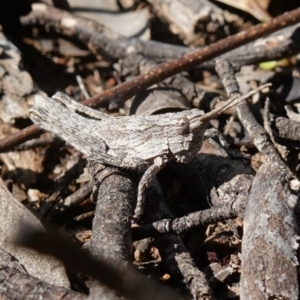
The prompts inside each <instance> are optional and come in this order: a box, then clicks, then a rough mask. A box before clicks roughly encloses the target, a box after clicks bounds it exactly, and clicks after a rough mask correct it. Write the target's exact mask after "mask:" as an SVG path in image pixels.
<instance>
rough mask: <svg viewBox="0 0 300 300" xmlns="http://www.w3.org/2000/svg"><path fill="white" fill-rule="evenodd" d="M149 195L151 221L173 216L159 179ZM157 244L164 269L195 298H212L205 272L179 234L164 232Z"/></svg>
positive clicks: (205, 299)
mask: <svg viewBox="0 0 300 300" xmlns="http://www.w3.org/2000/svg"><path fill="white" fill-rule="evenodd" d="M147 197H148V198H149V201H147V204H146V215H147V216H148V219H150V221H155V220H157V219H161V218H163V217H169V216H171V212H170V210H169V208H168V207H167V205H166V203H165V199H164V196H163V192H162V191H161V188H160V185H159V183H158V181H157V180H154V181H153V182H152V184H151V186H150V188H149V189H148V191H147ZM150 198H151V200H150ZM155 245H156V247H157V248H158V250H159V253H160V255H161V257H162V265H163V266H164V269H165V270H166V272H167V273H169V274H170V275H171V277H172V278H173V280H174V281H175V282H183V283H184V285H185V288H187V289H188V291H189V293H190V294H191V296H192V298H193V299H194V300H200V299H202V300H209V299H212V295H211V290H210V287H209V285H208V282H207V280H206V278H205V275H204V273H203V272H202V271H201V270H199V268H198V267H197V266H196V264H195V262H194V260H193V258H192V256H191V254H190V253H189V251H188V250H187V249H186V247H185V246H184V244H183V241H182V239H181V238H180V237H179V236H176V235H175V234H164V235H162V236H159V237H157V238H156V239H155Z"/></svg>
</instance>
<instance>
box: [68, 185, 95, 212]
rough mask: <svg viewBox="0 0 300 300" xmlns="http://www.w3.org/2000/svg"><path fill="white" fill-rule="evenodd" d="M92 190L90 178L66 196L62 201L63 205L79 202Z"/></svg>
mask: <svg viewBox="0 0 300 300" xmlns="http://www.w3.org/2000/svg"><path fill="white" fill-rule="evenodd" d="M92 190H93V182H92V180H90V181H89V182H88V183H86V184H85V185H84V186H83V187H82V188H80V189H78V190H77V191H75V192H74V193H73V194H71V195H70V196H68V197H66V198H65V200H64V202H63V207H64V208H66V207H69V206H73V205H77V204H79V203H81V202H82V201H83V200H85V199H86V198H87V197H88V196H89V195H90V194H91V192H92Z"/></svg>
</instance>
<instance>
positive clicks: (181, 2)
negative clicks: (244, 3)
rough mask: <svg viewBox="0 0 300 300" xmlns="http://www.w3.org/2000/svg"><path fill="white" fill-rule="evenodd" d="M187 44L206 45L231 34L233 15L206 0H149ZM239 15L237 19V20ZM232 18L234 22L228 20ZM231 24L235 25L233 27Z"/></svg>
mask: <svg viewBox="0 0 300 300" xmlns="http://www.w3.org/2000/svg"><path fill="white" fill-rule="evenodd" d="M148 2H149V3H151V4H152V6H153V8H154V11H155V12H156V14H157V15H158V16H159V17H161V18H162V19H164V20H167V22H168V23H169V26H170V30H171V31H172V32H173V33H174V34H177V35H179V37H180V38H181V39H182V41H183V43H184V44H185V45H190V46H191V45H192V46H195V47H199V46H205V45H207V44H210V43H212V42H214V41H216V40H218V39H220V38H223V37H225V36H227V35H228V34H230V33H229V32H228V31H230V29H232V28H230V25H232V24H230V23H233V20H234V16H233V15H232V14H230V13H229V12H228V11H225V10H222V9H221V8H219V7H218V6H216V5H215V4H213V3H211V2H209V1H206V0H172V1H170V0H148ZM237 18H238V17H236V18H235V19H237ZM229 19H231V22H228V21H227V20H229ZM231 27H232V26H231Z"/></svg>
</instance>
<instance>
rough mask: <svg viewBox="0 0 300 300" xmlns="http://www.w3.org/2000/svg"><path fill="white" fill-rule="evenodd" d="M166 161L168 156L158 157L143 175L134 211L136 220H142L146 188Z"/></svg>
mask: <svg viewBox="0 0 300 300" xmlns="http://www.w3.org/2000/svg"><path fill="white" fill-rule="evenodd" d="M166 163H167V157H165V156H163V157H156V158H155V159H154V161H153V165H151V166H150V167H149V168H148V169H147V170H146V172H145V173H144V175H143V176H142V178H141V180H140V183H139V187H138V197H137V203H136V208H135V211H134V219H135V220H141V218H142V216H143V213H144V207H145V192H146V189H147V188H148V187H149V186H150V184H151V182H152V180H153V179H154V177H155V175H156V174H157V173H158V172H159V171H160V170H161V169H162V168H163V167H164V166H165V165H166Z"/></svg>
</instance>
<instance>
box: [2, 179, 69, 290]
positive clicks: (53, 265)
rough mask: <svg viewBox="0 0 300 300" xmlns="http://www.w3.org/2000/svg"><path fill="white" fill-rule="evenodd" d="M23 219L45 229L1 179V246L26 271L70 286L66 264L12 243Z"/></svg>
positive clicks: (49, 280) (56, 283) (35, 226)
mask: <svg viewBox="0 0 300 300" xmlns="http://www.w3.org/2000/svg"><path fill="white" fill-rule="evenodd" d="M21 220H23V221H26V222H28V223H29V224H31V225H32V226H34V228H37V229H43V226H42V224H41V223H40V222H39V220H38V219H37V218H36V217H35V216H34V215H33V214H32V213H31V212H30V211H29V210H27V209H26V208H25V207H24V206H23V205H22V204H21V203H19V201H17V200H16V199H15V198H13V197H12V195H11V194H10V193H9V191H8V190H7V189H6V187H5V186H4V184H3V182H2V180H0V225H1V226H0V247H1V249H2V250H3V251H5V252H8V253H10V255H13V256H14V257H15V258H16V259H17V260H18V261H19V263H20V264H22V265H23V266H24V268H25V269H26V271H27V272H28V273H29V274H30V275H31V276H34V277H37V278H39V279H40V280H43V281H46V282H48V283H49V284H54V285H58V286H64V287H69V280H68V277H67V275H66V271H65V268H64V266H63V265H62V264H61V263H60V262H59V261H57V260H55V259H53V258H51V257H48V256H43V255H41V254H39V253H38V252H36V251H33V250H28V249H23V248H19V247H17V246H14V245H12V244H11V239H12V238H13V237H14V236H15V235H16V233H17V230H18V224H19V222H20V221H21Z"/></svg>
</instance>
